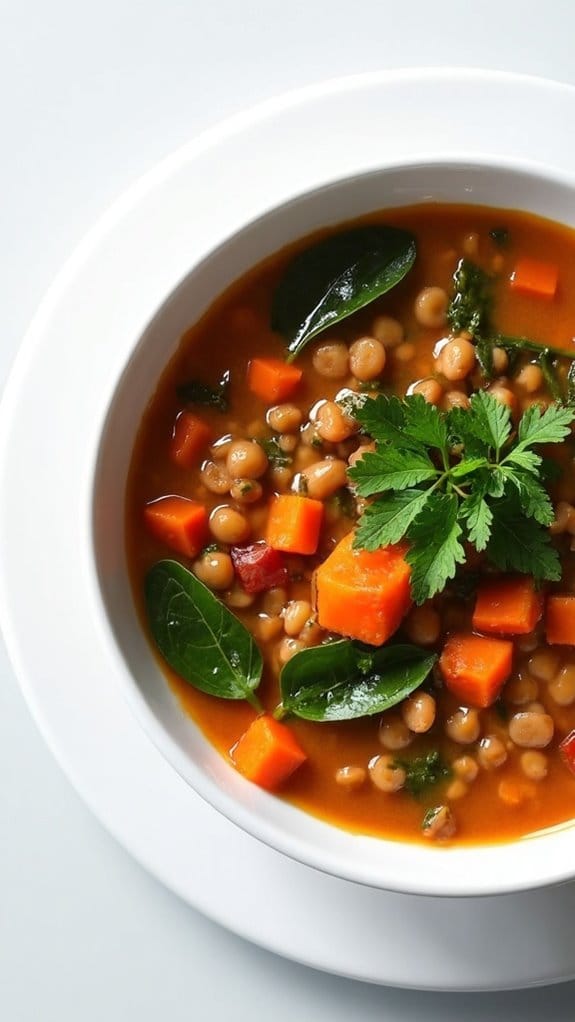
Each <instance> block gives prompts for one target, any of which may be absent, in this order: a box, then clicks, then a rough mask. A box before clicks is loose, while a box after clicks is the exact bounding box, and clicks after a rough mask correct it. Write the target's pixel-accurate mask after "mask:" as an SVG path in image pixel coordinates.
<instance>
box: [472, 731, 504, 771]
mask: <svg viewBox="0 0 575 1022" xmlns="http://www.w3.org/2000/svg"><path fill="white" fill-rule="evenodd" d="M477 758H478V760H479V763H480V765H481V766H482V767H483V769H484V770H496V769H497V767H500V766H503V764H504V763H505V760H506V759H507V749H506V748H505V744H504V742H502V741H501V739H500V738H498V737H497V735H487V736H486V737H485V738H482V739H481V741H480V743H479V749H478V752H477Z"/></svg>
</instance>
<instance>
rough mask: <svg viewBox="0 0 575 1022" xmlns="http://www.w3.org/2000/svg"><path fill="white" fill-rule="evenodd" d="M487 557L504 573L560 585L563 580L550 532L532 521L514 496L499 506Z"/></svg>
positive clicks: (507, 498)
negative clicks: (507, 572)
mask: <svg viewBox="0 0 575 1022" xmlns="http://www.w3.org/2000/svg"><path fill="white" fill-rule="evenodd" d="M487 554H488V556H489V559H490V560H491V561H492V562H493V564H495V565H496V566H497V567H498V568H500V569H501V570H502V571H519V572H524V573H525V574H529V575H533V578H534V579H535V580H536V581H537V582H540V581H542V580H543V579H548V580H549V581H551V582H558V581H559V579H560V578H561V564H560V561H559V554H558V553H557V550H556V549H555V547H553V546H551V540H550V537H549V533H548V532H547V530H546V529H545V528H543V526H542V525H539V524H538V523H537V522H536V521H534V520H533V519H532V518H527V517H525V514H524V512H523V508H522V507H521V502H520V500H519V498H518V496H517V495H515V494H510V495H509V496H508V497H505V498H503V499H502V500H500V501H499V502H498V504H497V515H496V516H495V517H494V521H493V526H492V530H491V538H490V540H489V543H488V545H487Z"/></svg>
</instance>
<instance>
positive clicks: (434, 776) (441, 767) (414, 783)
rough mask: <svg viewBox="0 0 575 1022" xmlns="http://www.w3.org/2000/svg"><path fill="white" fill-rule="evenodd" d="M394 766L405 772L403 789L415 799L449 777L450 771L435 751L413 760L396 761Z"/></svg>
mask: <svg viewBox="0 0 575 1022" xmlns="http://www.w3.org/2000/svg"><path fill="white" fill-rule="evenodd" d="M396 764H397V766H400V767H401V768H402V769H403V770H405V785H404V787H405V789H406V790H407V791H408V792H409V793H410V795H414V796H415V797H416V798H417V796H418V795H421V793H422V792H423V791H425V790H426V789H427V788H431V787H433V785H434V784H438V783H439V782H440V781H444V780H445V779H446V778H447V777H450V776H451V770H450V769H449V767H448V766H447V764H446V763H444V762H443V760H442V758H441V756H440V754H439V752H438V751H437V749H433V750H432V751H431V752H428V753H426V755H425V756H417V757H416V758H415V759H398V760H396Z"/></svg>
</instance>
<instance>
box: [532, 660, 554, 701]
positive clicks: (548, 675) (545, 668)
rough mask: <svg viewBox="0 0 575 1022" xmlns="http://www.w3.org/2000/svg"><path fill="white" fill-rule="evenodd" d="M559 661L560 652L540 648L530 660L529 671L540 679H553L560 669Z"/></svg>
mask: <svg viewBox="0 0 575 1022" xmlns="http://www.w3.org/2000/svg"><path fill="white" fill-rule="evenodd" d="M559 663H560V660H559V654H558V653H556V652H555V651H554V650H552V649H538V650H537V652H535V653H534V654H533V656H532V657H531V659H530V660H529V673H530V674H531V675H532V676H533V677H534V678H537V680H538V681H551V679H552V678H554V677H555V675H556V674H557V671H558V670H559ZM533 698H535V696H534V697H533Z"/></svg>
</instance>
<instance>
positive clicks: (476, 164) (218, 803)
mask: <svg viewBox="0 0 575 1022" xmlns="http://www.w3.org/2000/svg"><path fill="white" fill-rule="evenodd" d="M422 160H423V161H424V162H425V166H426V167H429V168H430V169H441V168H443V167H446V168H453V169H460V168H465V167H469V168H470V169H471V168H472V169H484V170H487V171H494V172H496V173H500V172H502V173H504V174H507V173H509V174H511V175H513V176H519V175H527V176H530V177H534V178H535V177H536V178H538V179H539V180H541V181H544V182H549V183H553V184H559V185H562V186H568V187H572V188H574V189H575V174H573V175H571V174H569V175H563V174H560V173H553V174H551V173H550V172H549V171H548V169H547V168H545V166H544V165H542V164H540V163H536V162H528V161H523V162H521V163H520V162H518V161H512V160H510V161H505V160H502V159H501V158H500V157H492V156H485V157H484V158H474V159H473V161H472V163H471V162H470V161H469V160H465V159H463V158H462V157H461V156H458V155H456V154H453V155H450V156H449V157H446V158H443V159H438V158H436V157H435V158H433V159H429V160H427V159H426V158H425V157H421V158H418V159H415V160H413V161H411V162H405V161H399V162H397V163H389V164H386V165H385V167H382V168H381V170H382V171H383V172H387V171H394V172H398V171H399V172H401V171H406V172H407V171H409V170H412V169H414V168H415V169H419V168H420V166H421V162H422ZM371 173H373V172H372V171H367V172H366V174H371ZM360 179H361V178H360ZM349 180H350V178H348V177H344V178H341V179H338V178H337V177H334V178H332V179H331V180H330V181H329V182H326V184H325V187H331V186H335V187H337V186H338V185H343V184H345V183H346V182H348V181H349ZM314 191H315V190H314ZM308 194H309V193H308V192H306V191H304V192H302V193H298V194H296V195H294V196H293V201H298V200H299V199H301V198H305V197H306V196H307V195H308ZM312 194H313V193H312ZM409 204H410V205H414V206H416V205H417V203H409ZM288 205H289V202H288ZM469 205H470V206H473V205H474V204H473V203H470V204H469ZM276 208H277V207H272V208H271V209H269V210H267V209H266V210H264V211H263V212H262V213H261V215H260V216H259V217H257V218H256V220H255V221H250V222H247V223H246V224H245V225H244V228H241V229H240V232H239V233H241V230H243V229H248V228H249V227H251V226H252V224H253V223H254V222H257V220H259V219H262V218H265V217H266V216H268V215H269V214H270V213H273V212H274V211H275V209H276ZM397 208H401V207H400V206H398V207H397ZM226 240H230V239H226ZM225 244H226V241H224V242H223V245H225ZM219 248H220V245H218V246H217V247H216V248H215V249H213V250H211V251H209V252H207V253H206V254H205V256H204V258H205V259H209V258H211V257H212V256H213V255H214V254H215V255H217V252H218V249H219ZM199 265H200V263H194V265H192V266H190V269H189V274H187V275H186V276H188V275H191V274H193V273H194V272H195V271H196V270H197V269H198V266H199ZM256 265H257V263H256ZM184 279H185V278H184ZM182 283H183V281H179V282H177V283H176V284H175V285H174V291H175V290H176V289H177V288H179V287H180V286H181V285H182ZM169 298H170V295H167V296H166V302H167V301H169ZM160 313H161V309H158V310H157V315H159V314H160ZM148 325H149V324H148ZM139 340H140V338H138V339H137V340H136V344H137V343H138V342H139ZM133 353H134V345H133V346H132V347H131V349H130V351H129V352H127V354H126V361H125V366H124V372H125V371H127V370H128V369H129V363H130V361H131V358H132V356H133ZM166 364H167V363H166ZM120 386H121V381H117V383H116V387H115V388H114V391H113V392H112V393H111V395H110V396H109V401H108V404H107V406H106V409H105V415H104V418H103V419H102V420H101V421H100V423H99V424H98V428H97V431H96V432H97V453H96V456H95V457H94V458H93V459H92V460H93V473H92V481H91V500H90V524H91V541H92V544H91V552H92V569H93V570H92V582H93V583H95V586H96V590H97V599H98V603H99V605H100V610H101V619H102V620H104V621H105V633H106V639H107V641H108V645H109V651H110V652H111V653H113V656H114V658H115V660H116V664H117V667H118V676H121V677H122V678H123V679H124V682H127V684H123V685H122V688H123V695H124V698H125V699H126V700H127V702H128V704H129V706H130V709H131V711H132V712H133V714H134V715H135V717H136V719H137V720H138V723H139V724H140V726H141V727H142V728H143V730H144V731H145V733H146V735H147V736H148V738H149V739H150V740H151V741H152V742H153V744H154V745H155V746H156V748H157V749H158V750H159V751H160V752H161V754H162V755H163V756H164V757H165V758H166V759H167V760H168V762H169V763H170V764H171V766H172V767H174V769H175V770H176V771H177V772H178V773H179V774H180V776H181V777H182V778H183V779H184V780H185V781H186V783H188V784H190V785H191V786H192V787H193V789H194V790H195V791H196V792H197V793H198V794H199V795H200V796H201V797H202V798H203V799H205V801H207V802H208V803H209V804H210V805H211V806H213V807H214V808H215V809H216V810H217V811H218V812H220V813H222V814H223V815H224V816H225V817H226V818H227V819H228V820H230V821H231V822H233V823H234V824H236V825H237V826H239V827H241V828H242V829H243V830H245V831H246V832H247V833H249V834H250V835H252V836H253V837H256V838H257V839H258V840H260V841H263V842H264V843H265V844H267V845H269V846H270V847H272V848H275V849H277V850H279V851H281V852H282V853H284V854H286V855H288V856H289V857H290V858H293V859H295V860H296V861H299V862H302V863H303V864H305V865H308V866H312V867H313V868H315V869H318V870H320V871H322V872H325V873H328V874H329V875H333V876H336V877H341V878H342V879H345V880H350V881H352V882H354V883H358V884H362V885H365V886H372V887H376V888H380V889H385V890H391V891H396V892H398V893H409V894H420V895H421V894H424V895H429V896H438V895H439V896H452V895H453V896H459V895H460V893H461V892H460V891H457V892H452V891H451V890H450V889H449V888H447V887H444V888H441V887H438V885H437V883H435V882H431V883H430V882H427V883H423V882H422V881H421V879H419V880H418V881H417V882H414V883H413V884H409V883H406V882H405V881H402V882H401V883H398V884H397V885H396V884H395V883H394V882H393V880H390V879H388V878H386V879H385V881H383V880H382V877H381V876H379V875H378V874H375V873H373V872H370V871H369V870H367V869H366V867H365V866H362V867H359V868H358V867H356V866H355V864H354V863H353V862H351V863H349V862H347V860H343V859H342V857H341V856H338V855H335V854H334V855H331V856H330V855H329V854H328V853H327V852H326V851H325V849H322V850H321V851H319V850H317V849H316V848H315V846H314V845H313V844H311V843H309V842H308V843H304V842H303V841H302V840H301V838H299V837H293V836H292V835H290V834H289V833H286V831H285V830H284V829H282V828H281V827H280V826H278V825H277V824H274V823H272V822H270V821H269V820H268V819H267V818H266V817H265V816H264V815H263V813H260V812H258V811H257V810H256V811H255V812H254V811H253V810H250V809H246V807H245V806H244V805H242V804H241V802H239V801H238V800H237V799H236V798H234V797H233V795H230V794H229V793H228V792H227V791H226V789H225V788H224V787H223V786H221V785H219V784H218V783H217V781H215V780H214V779H213V778H212V777H210V776H209V774H208V773H207V772H206V771H205V770H204V769H202V767H201V766H199V765H198V764H197V763H195V762H194V760H193V759H192V758H191V757H189V756H187V755H186V754H185V753H184V752H183V751H182V749H181V748H180V747H179V745H178V743H177V741H176V740H175V739H173V738H172V737H171V736H170V735H169V734H168V732H167V731H166V729H165V728H164V726H163V725H162V724H161V723H160V722H159V721H158V718H157V716H156V715H155V714H154V712H153V711H152V709H151V708H150V706H149V705H148V702H147V700H146V698H145V696H144V694H143V692H142V691H141V689H140V688H139V686H138V684H137V682H136V680H135V679H134V677H133V675H132V673H131V671H130V670H129V668H128V666H127V664H126V661H125V659H124V657H123V654H122V651H121V649H120V648H119V643H118V641H117V638H116V636H115V634H114V631H113V629H112V626H111V623H110V619H109V614H108V609H107V606H106V600H105V596H104V594H103V592H102V586H101V584H100V580H99V570H98V558H97V550H96V542H95V536H94V531H95V526H94V506H95V504H96V496H97V488H98V470H99V461H100V455H101V448H102V442H103V440H104V438H105V436H106V431H107V422H108V417H109V416H110V414H111V412H112V409H113V407H114V404H115V401H116V395H117V391H118V390H119V389H120ZM149 645H150V655H151V656H153V655H154V654H153V652H152V650H153V647H152V646H151V643H149ZM191 719H192V723H193V725H194V727H195V728H197V729H198V730H199V731H200V733H201V729H200V728H199V726H198V725H197V724H196V722H195V721H194V720H193V718H191ZM202 737H203V739H204V740H205V741H207V742H208V744H210V745H211V743H210V742H209V740H208V739H206V738H205V736H203V735H202ZM227 766H228V769H229V770H230V771H233V767H231V765H227ZM245 783H247V782H245ZM263 797H264V798H265V799H266V800H267V799H273V800H275V799H276V796H275V795H273V794H271V795H270V794H268V793H267V792H264V793H263ZM284 804H286V805H289V806H290V809H293V810H294V811H295V812H303V813H306V810H303V809H300V808H298V807H297V806H293V805H291V804H290V803H284ZM309 815H311V817H312V819H314V820H315V821H317V822H320V823H321V824H323V825H325V826H328V827H333V826H334V825H331V824H329V823H328V822H327V821H323V820H322V819H321V817H316V816H315V815H314V814H309ZM570 827H571V824H570V823H569V822H568V821H565V822H564V823H561V824H558V825H557V826H556V827H553V828H549V831H548V833H556V832H558V831H561V830H566V829H569V828H570ZM335 829H336V830H339V829H340V828H337V827H336V828H335ZM341 829H343V830H345V828H341ZM573 831H574V833H575V824H574V825H573ZM545 835H546V832H537V833H535V834H527V835H525V836H524V837H522V838H520V839H518V840H515V841H509V842H502V843H499V844H498V843H485V844H477V845H462V846H456V847H454V848H448V849H444V848H437V847H436V846H433V845H431V846H427V845H423V844H421V845H420V844H419V843H416V842H409V841H400V840H397V839H388V838H385V837H370V836H366V835H363V834H361V835H358V836H360V837H362V838H364V839H367V840H369V841H376V842H378V844H379V845H380V847H381V848H382V849H384V848H385V846H386V845H388V844H393V845H394V846H397V845H400V846H401V845H407V846H410V847H413V846H414V845H417V847H420V848H421V849H422V851H423V854H424V855H425V856H426V857H428V856H429V858H430V863H431V857H432V856H434V855H436V854H438V855H442V856H446V855H452V854H457V855H466V854H469V853H472V854H473V853H475V854H477V853H478V852H479V851H485V850H487V849H489V850H491V851H497V850H498V849H500V848H501V847H502V846H513V847H518V846H519V845H520V844H523V843H525V842H527V841H531V840H536V839H537V840H540V839H541V837H542V836H545ZM570 875H571V874H568V876H570ZM564 879H567V876H563V875H561V876H559V877H558V878H557V879H554V881H553V882H561V881H562V880H564ZM480 886H481V885H479V886H478V887H477V888H476V887H472V886H471V885H469V884H468V885H467V886H466V887H465V890H464V894H465V896H470V895H477V896H489V895H491V894H493V893H494V890H493V887H492V886H491V887H490V888H489V890H487V891H486V890H484V889H480ZM531 886H533V884H532V883H526V884H522V883H518V885H517V887H516V888H513V889H514V890H522V889H526V888H529V887H531ZM509 890H510V888H509V886H508V885H507V884H506V885H505V886H504V887H502V889H501V893H508V892H509Z"/></svg>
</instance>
